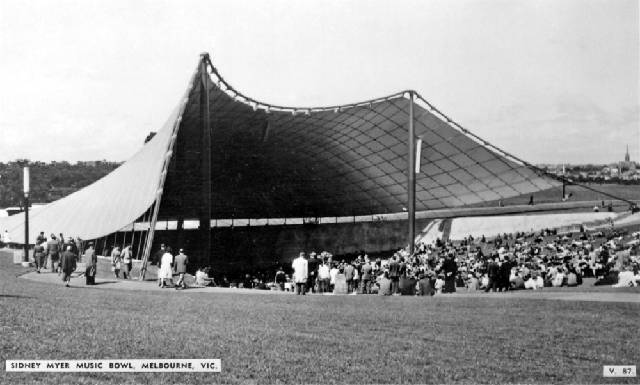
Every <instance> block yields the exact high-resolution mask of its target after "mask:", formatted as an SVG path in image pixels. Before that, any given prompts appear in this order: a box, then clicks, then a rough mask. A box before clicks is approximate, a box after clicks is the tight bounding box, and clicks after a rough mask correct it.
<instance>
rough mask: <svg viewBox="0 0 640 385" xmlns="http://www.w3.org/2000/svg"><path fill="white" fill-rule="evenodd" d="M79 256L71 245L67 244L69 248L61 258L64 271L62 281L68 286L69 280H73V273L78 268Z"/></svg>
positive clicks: (61, 266)
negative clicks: (72, 249)
mask: <svg viewBox="0 0 640 385" xmlns="http://www.w3.org/2000/svg"><path fill="white" fill-rule="evenodd" d="M76 261H77V256H76V255H75V254H74V253H73V251H71V246H67V250H66V251H65V252H64V253H62V258H61V259H60V270H61V271H62V273H63V275H62V282H64V283H65V286H66V287H69V281H70V280H71V273H73V272H74V271H75V270H76Z"/></svg>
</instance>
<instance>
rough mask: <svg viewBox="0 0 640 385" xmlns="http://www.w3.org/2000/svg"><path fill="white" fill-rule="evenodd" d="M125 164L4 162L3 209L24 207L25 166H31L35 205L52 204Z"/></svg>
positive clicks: (0, 176)
mask: <svg viewBox="0 0 640 385" xmlns="http://www.w3.org/2000/svg"><path fill="white" fill-rule="evenodd" d="M121 164H122V163H118V162H108V161H106V160H101V161H89V162H77V163H75V164H71V163H69V162H64V161H63V162H51V163H44V162H32V161H29V160H28V159H19V160H16V161H13V162H9V163H2V162H0V207H11V206H19V207H21V206H22V202H23V195H24V194H23V193H22V188H23V187H22V186H23V185H22V173H23V171H22V170H23V167H24V166H29V171H30V174H31V178H30V180H31V183H30V186H31V193H30V195H29V199H30V201H31V202H32V203H48V202H52V201H55V200H58V199H60V198H62V197H64V196H66V195H69V194H71V193H73V192H75V191H77V190H79V189H81V188H83V187H85V186H88V185H90V184H91V183H93V182H95V181H97V180H98V179H100V178H102V177H103V176H105V175H107V174H108V173H110V172H111V171H113V170H114V169H116V168H117V167H118V166H120V165H121Z"/></svg>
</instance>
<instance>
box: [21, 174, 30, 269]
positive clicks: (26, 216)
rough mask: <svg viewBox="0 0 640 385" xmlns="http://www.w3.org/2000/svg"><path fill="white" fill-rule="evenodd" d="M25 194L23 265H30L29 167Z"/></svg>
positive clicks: (25, 177) (24, 178) (24, 188)
mask: <svg viewBox="0 0 640 385" xmlns="http://www.w3.org/2000/svg"><path fill="white" fill-rule="evenodd" d="M22 187H23V192H24V255H23V256H22V265H23V266H28V265H29V166H25V167H24V172H23V186H22Z"/></svg>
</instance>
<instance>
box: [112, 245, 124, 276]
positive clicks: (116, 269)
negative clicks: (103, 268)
mask: <svg viewBox="0 0 640 385" xmlns="http://www.w3.org/2000/svg"><path fill="white" fill-rule="evenodd" d="M111 269H113V273H114V274H115V276H116V279H120V269H122V253H120V248H119V247H118V246H114V247H113V250H111Z"/></svg>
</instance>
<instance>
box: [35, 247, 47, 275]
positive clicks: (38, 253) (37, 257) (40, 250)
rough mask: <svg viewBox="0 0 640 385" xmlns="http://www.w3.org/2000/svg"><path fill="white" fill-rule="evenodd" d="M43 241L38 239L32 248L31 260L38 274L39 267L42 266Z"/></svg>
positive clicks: (43, 254)
mask: <svg viewBox="0 0 640 385" xmlns="http://www.w3.org/2000/svg"><path fill="white" fill-rule="evenodd" d="M44 256H45V253H44V242H42V241H39V242H38V243H36V245H35V247H34V248H33V260H34V262H35V264H36V272H37V273H38V274H40V269H42V268H43V267H44Z"/></svg>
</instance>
